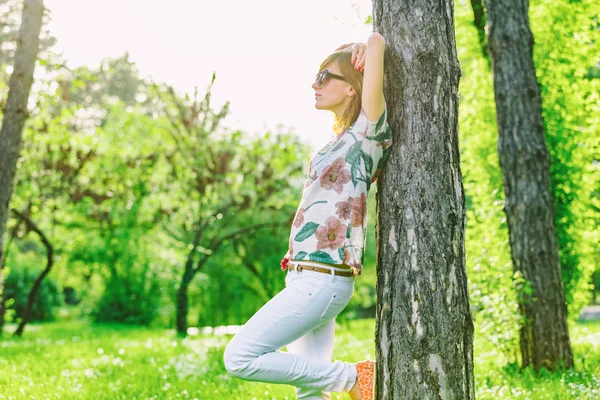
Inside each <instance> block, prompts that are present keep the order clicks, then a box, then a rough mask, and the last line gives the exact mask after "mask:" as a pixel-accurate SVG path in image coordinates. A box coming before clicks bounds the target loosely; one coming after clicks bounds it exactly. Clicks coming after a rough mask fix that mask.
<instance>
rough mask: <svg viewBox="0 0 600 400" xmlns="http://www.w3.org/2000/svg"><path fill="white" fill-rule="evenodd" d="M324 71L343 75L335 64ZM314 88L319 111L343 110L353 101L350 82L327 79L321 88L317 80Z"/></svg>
mask: <svg viewBox="0 0 600 400" xmlns="http://www.w3.org/2000/svg"><path fill="white" fill-rule="evenodd" d="M323 69H327V70H328V71H329V72H331V73H333V74H336V75H342V74H341V73H340V69H339V67H338V66H337V63H335V62H333V63H330V64H328V65H327V66H326V67H325V68H323ZM312 88H313V89H314V90H315V108H316V109H317V110H330V111H334V112H335V111H337V110H339V109H340V108H341V109H342V110H343V109H345V107H346V105H347V104H348V103H349V102H350V100H351V98H350V96H349V89H350V91H351V88H352V86H350V84H348V82H345V81H342V80H339V79H335V78H327V79H326V80H325V82H324V83H323V86H321V87H320V88H319V87H318V85H317V82H316V80H315V82H313V84H312Z"/></svg>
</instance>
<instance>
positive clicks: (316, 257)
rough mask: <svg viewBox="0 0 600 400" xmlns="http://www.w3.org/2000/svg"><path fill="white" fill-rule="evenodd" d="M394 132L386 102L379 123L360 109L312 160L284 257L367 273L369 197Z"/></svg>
mask: <svg viewBox="0 0 600 400" xmlns="http://www.w3.org/2000/svg"><path fill="white" fill-rule="evenodd" d="M391 144H392V130H391V128H390V127H389V126H388V124H387V105H386V108H385V109H384V111H383V114H382V115H381V117H379V120H377V121H376V122H371V121H369V120H367V117H366V115H365V113H364V110H362V109H361V111H360V114H359V116H358V118H357V119H356V121H354V123H353V124H352V125H351V126H350V127H349V128H348V129H347V130H346V131H344V132H343V133H341V134H339V135H338V136H336V137H334V138H333V139H332V140H331V141H330V142H329V143H327V144H326V145H325V147H323V148H322V149H321V150H320V151H319V152H318V153H317V154H315V155H314V156H313V158H312V159H311V160H310V163H309V166H308V179H307V181H306V183H305V185H304V191H303V193H302V200H300V205H299V206H298V210H297V211H296V216H295V218H294V222H293V224H292V229H291V233H290V237H289V249H288V252H287V254H286V255H285V256H284V259H283V260H282V263H281V266H282V269H283V270H285V269H286V264H287V262H288V261H289V260H294V261H299V260H306V261H317V262H322V263H327V264H346V265H349V266H351V267H352V268H353V271H354V276H359V275H362V268H363V262H364V248H365V243H366V227H367V197H368V194H369V189H370V187H371V184H372V183H373V182H375V181H376V180H377V176H378V175H379V173H380V171H381V169H382V168H383V166H384V163H385V161H386V159H387V158H388V155H389V152H390V150H391V148H390V146H391Z"/></svg>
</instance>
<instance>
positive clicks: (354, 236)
mask: <svg viewBox="0 0 600 400" xmlns="http://www.w3.org/2000/svg"><path fill="white" fill-rule="evenodd" d="M384 50H385V40H384V38H383V37H382V36H381V35H380V34H378V33H373V34H372V35H371V36H369V38H368V40H367V43H366V44H361V43H354V44H346V45H343V46H341V47H339V48H338V49H336V51H335V52H334V53H333V54H331V55H329V56H328V57H327V58H326V59H325V60H324V61H323V63H322V64H321V66H320V68H319V73H318V74H317V78H316V80H315V82H314V83H313V85H312V87H313V89H314V90H315V107H316V108H317V109H319V110H329V111H332V112H333V113H334V114H335V117H334V120H335V123H334V127H333V131H334V135H333V136H332V138H331V140H330V141H329V143H327V144H326V145H325V147H323V149H321V150H320V151H319V152H318V153H317V154H316V155H315V156H314V157H313V158H312V159H311V160H310V164H309V166H308V179H307V181H306V184H305V185H304V191H303V193H302V200H301V201H300V205H299V207H298V210H297V212H296V216H295V218H294V222H293V224H292V227H291V233H290V238H289V249H288V252H287V254H286V255H285V256H284V258H283V260H282V262H281V266H282V270H283V271H286V270H287V274H286V277H285V283H286V287H285V289H283V290H282V291H281V292H279V293H278V294H277V295H276V296H275V297H273V298H272V299H271V300H270V301H269V302H267V303H266V304H265V305H264V306H263V307H262V308H261V309H260V310H258V312H257V313H256V314H254V315H253V316H252V318H250V319H249V320H248V322H247V323H246V324H245V325H244V326H243V327H242V329H241V330H240V331H239V332H238V333H237V334H236V335H235V336H234V337H233V339H232V340H231V342H229V344H228V345H227V348H226V349H225V353H224V356H223V360H224V363H225V367H226V369H227V371H228V372H229V373H230V374H231V375H234V376H236V377H239V378H242V379H245V380H249V381H260V382H269V383H284V384H289V385H294V386H296V393H297V395H298V399H331V394H330V392H342V391H346V392H348V393H349V394H350V397H351V398H352V399H353V400H354V399H373V384H374V370H375V362H374V361H371V360H365V361H361V362H358V363H356V364H354V363H348V362H342V361H338V360H336V361H334V362H331V357H332V353H333V345H334V332H335V318H336V316H337V315H338V314H339V313H340V312H341V311H342V310H343V309H344V308H345V307H346V305H347V304H348V302H349V301H350V299H351V298H352V295H353V294H354V280H355V279H356V277H358V276H360V275H362V268H363V262H364V247H365V242H366V241H365V238H366V237H365V229H366V225H367V197H368V193H369V189H370V186H371V183H373V182H375V180H376V179H377V175H378V174H379V172H380V171H381V168H382V167H383V165H384V162H385V160H386V159H387V157H388V154H389V151H390V145H391V142H392V132H391V129H390V128H389V126H388V124H387V120H386V118H387V109H386V103H385V99H384V97H383V54H384ZM283 347H287V352H281V351H279V350H280V349H282V348H283Z"/></svg>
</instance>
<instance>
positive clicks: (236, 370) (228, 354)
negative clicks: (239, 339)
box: [223, 341, 248, 378]
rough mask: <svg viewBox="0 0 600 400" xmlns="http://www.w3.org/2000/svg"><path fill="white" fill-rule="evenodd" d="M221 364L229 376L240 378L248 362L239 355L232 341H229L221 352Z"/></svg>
mask: <svg viewBox="0 0 600 400" xmlns="http://www.w3.org/2000/svg"><path fill="white" fill-rule="evenodd" d="M223 364H224V365H225V369H226V370H227V372H228V373H229V374H230V375H233V376H236V377H240V378H241V377H243V375H244V370H245V369H246V367H247V366H248V361H247V360H246V358H245V357H244V356H243V355H242V354H240V352H239V351H238V350H237V348H236V346H235V344H234V343H233V341H231V342H229V344H228V345H227V347H225V351H224V352H223Z"/></svg>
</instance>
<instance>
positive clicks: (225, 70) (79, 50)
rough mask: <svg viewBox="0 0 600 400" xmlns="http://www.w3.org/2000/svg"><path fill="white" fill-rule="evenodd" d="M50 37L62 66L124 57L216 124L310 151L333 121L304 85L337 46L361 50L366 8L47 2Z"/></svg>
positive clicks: (264, 0) (272, 2)
mask: <svg viewBox="0 0 600 400" xmlns="http://www.w3.org/2000/svg"><path fill="white" fill-rule="evenodd" d="M45 5H46V7H47V8H48V9H50V11H51V14H50V15H51V18H52V20H51V21H50V25H49V29H50V32H51V34H52V35H53V36H54V37H56V39H57V40H58V43H57V45H56V47H55V49H54V51H56V52H58V53H63V55H64V57H65V58H66V60H67V65H68V66H69V67H77V66H80V65H88V66H98V65H99V63H100V60H101V59H103V58H105V57H118V56H121V55H123V54H124V53H125V51H129V53H130V55H131V56H130V59H131V60H132V61H134V62H136V64H137V67H138V69H139V71H140V74H141V75H142V76H143V77H151V78H152V79H154V80H156V81H160V82H167V83H170V84H172V85H173V86H174V87H175V88H176V89H177V90H180V91H182V92H183V91H186V92H189V93H190V94H192V93H193V87H194V85H197V86H198V89H199V93H200V94H204V93H205V90H206V88H207V86H208V84H209V83H210V79H211V76H212V73H213V72H216V76H217V78H216V80H215V84H214V86H213V97H212V100H211V101H212V105H213V109H219V108H220V107H221V106H222V105H223V104H224V102H225V101H226V100H229V101H230V102H231V104H230V115H229V117H228V118H227V119H226V120H225V121H224V125H225V126H227V127H229V128H232V129H241V130H244V131H246V132H249V133H251V134H261V133H264V132H266V131H268V130H272V131H275V130H276V128H277V125H279V124H281V125H283V126H284V130H287V129H288V128H294V130H295V132H296V133H297V134H298V135H300V136H301V137H302V138H303V139H304V140H305V141H306V142H307V143H308V144H309V145H310V146H311V147H312V148H313V151H316V150H318V149H319V148H320V147H321V146H323V145H324V144H326V143H327V142H328V141H329V140H330V139H331V137H332V135H333V133H332V131H331V126H332V123H333V114H332V113H331V112H329V111H320V110H317V109H315V108H314V91H313V89H312V88H311V84H312V83H313V81H314V76H315V75H316V73H317V72H318V67H319V64H320V63H321V61H322V60H323V59H324V58H325V57H326V56H327V55H328V54H329V53H330V52H332V51H333V50H335V49H336V48H337V47H338V46H340V45H341V44H344V43H348V42H366V40H367V38H368V36H369V34H370V33H371V32H372V29H373V28H372V26H369V25H365V24H364V20H365V19H366V17H367V16H368V15H370V14H371V7H372V4H371V1H369V0H327V1H323V0H303V1H294V2H290V1H282V0H254V1H247V0H211V1H207V0H199V1H197V0H196V1H194V0H187V1H185V0H170V1H168V2H166V1H158V0H77V1H73V0H46V1H45Z"/></svg>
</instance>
